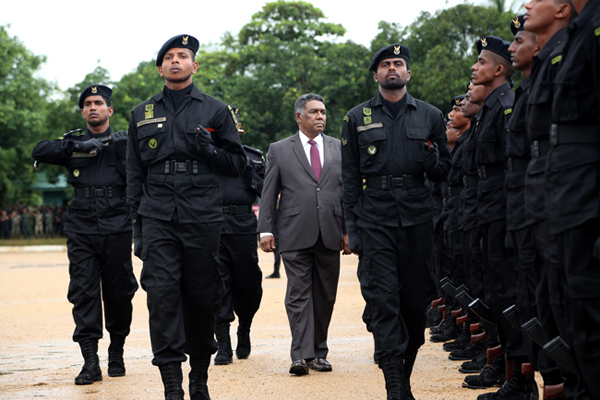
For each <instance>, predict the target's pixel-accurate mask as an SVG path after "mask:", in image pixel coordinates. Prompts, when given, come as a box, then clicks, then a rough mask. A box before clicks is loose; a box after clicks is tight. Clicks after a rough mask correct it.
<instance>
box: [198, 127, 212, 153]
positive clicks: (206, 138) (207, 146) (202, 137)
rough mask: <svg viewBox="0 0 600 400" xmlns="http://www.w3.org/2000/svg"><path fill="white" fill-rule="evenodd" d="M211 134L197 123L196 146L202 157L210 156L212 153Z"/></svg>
mask: <svg viewBox="0 0 600 400" xmlns="http://www.w3.org/2000/svg"><path fill="white" fill-rule="evenodd" d="M211 141H212V135H211V134H210V132H209V131H207V130H206V129H204V127H202V126H200V125H198V126H197V127H196V148H197V149H198V151H199V152H200V154H202V155H203V156H204V157H207V158H208V157H210V156H211V155H212V154H213V151H214V148H213V145H212V144H211V143H210V142H211Z"/></svg>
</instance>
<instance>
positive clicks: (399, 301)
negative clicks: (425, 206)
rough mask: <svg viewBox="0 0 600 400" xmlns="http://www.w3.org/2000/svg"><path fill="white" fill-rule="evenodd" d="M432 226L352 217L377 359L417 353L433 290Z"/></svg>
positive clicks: (422, 338)
mask: <svg viewBox="0 0 600 400" xmlns="http://www.w3.org/2000/svg"><path fill="white" fill-rule="evenodd" d="M432 225H433V224H432V223H431V222H429V223H425V224H420V225H416V226H410V227H406V228H404V227H387V226H382V225H380V224H374V223H370V222H366V221H363V220H360V219H359V220H358V221H357V222H356V227H357V228H358V230H359V233H360V239H361V246H362V249H363V254H362V255H361V261H360V263H359V268H358V272H357V275H358V279H359V281H360V288H361V291H362V295H363V297H364V299H365V300H366V302H367V306H368V307H369V309H370V312H371V314H372V329H373V337H374V339H375V359H376V360H382V359H384V358H399V357H401V356H402V355H403V354H405V353H411V354H416V353H417V351H418V349H419V347H420V346H421V345H422V344H423V343H424V342H425V336H424V331H425V308H426V306H427V304H428V303H429V302H430V301H431V300H432V299H433V297H434V296H435V294H436V287H435V280H434V279H435V277H434V275H433V257H432V250H433V226H432Z"/></svg>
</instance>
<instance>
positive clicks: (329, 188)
mask: <svg viewBox="0 0 600 400" xmlns="http://www.w3.org/2000/svg"><path fill="white" fill-rule="evenodd" d="M322 135H323V147H324V151H325V154H324V161H323V170H322V171H321V177H320V180H319V181H317V179H316V177H315V174H314V172H313V170H312V168H311V167H310V163H309V162H308V159H307V157H306V153H305V152H304V149H303V147H302V142H301V141H300V133H299V132H297V133H296V134H295V135H294V136H291V137H289V138H286V139H283V140H280V141H279V142H276V143H272V144H271V145H270V146H269V153H268V156H267V171H266V176H265V180H264V186H263V191H262V195H261V203H260V212H259V218H258V231H259V232H273V229H274V215H275V208H276V206H277V197H278V195H279V194H280V193H281V197H280V200H279V250H280V251H290V250H301V249H306V248H309V247H311V246H313V245H314V244H315V243H316V241H317V239H318V237H319V233H320V234H321V237H322V239H323V243H324V245H325V246H326V247H327V248H328V249H331V250H336V251H339V250H340V245H341V240H342V236H343V235H344V233H345V231H346V224H345V221H344V215H343V208H342V147H341V141H340V140H339V139H335V138H332V137H329V136H327V135H324V134H322Z"/></svg>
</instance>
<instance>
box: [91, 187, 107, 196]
mask: <svg viewBox="0 0 600 400" xmlns="http://www.w3.org/2000/svg"><path fill="white" fill-rule="evenodd" d="M93 189H94V190H93V193H94V196H93V197H105V193H104V190H105V189H106V187H103V188H93Z"/></svg>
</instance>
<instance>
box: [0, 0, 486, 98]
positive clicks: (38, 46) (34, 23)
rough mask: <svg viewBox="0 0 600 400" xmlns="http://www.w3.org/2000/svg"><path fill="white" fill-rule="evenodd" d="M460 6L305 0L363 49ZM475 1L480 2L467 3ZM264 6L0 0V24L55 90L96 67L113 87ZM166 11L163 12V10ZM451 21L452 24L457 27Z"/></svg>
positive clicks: (436, 1)
mask: <svg viewBox="0 0 600 400" xmlns="http://www.w3.org/2000/svg"><path fill="white" fill-rule="evenodd" d="M462 2H464V1H463V0H400V1H376V2H373V1H368V0H367V1H353V2H349V1H343V0H313V1H310V3H312V4H313V5H315V6H316V7H318V8H320V9H321V10H322V11H323V13H324V14H325V17H326V19H325V21H326V22H332V23H338V24H342V25H343V26H344V27H345V28H346V30H347V33H346V36H345V37H344V38H343V39H342V40H341V41H342V42H344V41H346V40H352V41H354V42H356V43H360V44H363V45H365V46H369V43H370V41H371V39H373V38H374V37H375V35H377V33H378V30H377V24H378V23H379V21H382V20H384V21H389V22H397V23H400V24H401V25H402V26H406V25H408V24H410V23H411V22H413V21H414V20H415V18H416V17H417V16H418V15H419V13H420V12H421V11H429V12H432V13H433V12H435V11H436V10H438V9H442V8H448V7H452V6H454V5H456V4H460V3H462ZM471 2H474V3H482V2H485V0H472V1H471ZM266 3H267V1H265V0H243V1H242V0H229V1H223V0H221V1H217V0H210V1H207V0H199V1H190V2H181V1H176V2H170V1H161V2H157V1H153V0H149V1H130V0H119V1H115V0H104V1H94V2H91V1H81V0H79V1H75V0H58V1H47V0H44V1H41V0H23V1H18V0H17V1H5V2H3V4H2V6H1V7H0V25H4V26H6V25H7V24H10V27H9V28H8V33H9V35H10V36H11V37H14V36H16V37H18V39H19V40H20V41H21V42H23V43H24V44H25V46H26V47H27V48H28V49H29V50H31V51H32V52H33V53H34V54H36V55H45V56H47V61H46V64H45V65H44V67H43V68H42V69H43V71H42V76H43V77H44V78H46V79H48V80H50V81H56V82H58V84H59V87H60V88H61V89H63V90H65V89H68V88H70V87H72V86H73V85H75V84H76V83H79V82H81V81H82V80H83V79H84V78H85V75H87V74H88V73H90V72H92V71H93V70H94V69H95V68H96V67H97V66H98V65H100V66H102V67H104V68H106V69H107V70H108V71H109V72H110V74H111V78H112V80H114V81H118V80H120V78H121V77H122V76H123V75H124V74H126V73H129V72H131V71H133V70H134V69H135V68H136V67H137V65H138V64H139V63H140V62H141V61H148V60H151V59H153V58H154V57H156V53H157V52H158V50H159V49H160V47H161V46H162V44H163V43H164V42H165V41H166V40H167V39H169V38H170V37H172V36H175V35H178V34H182V33H187V34H190V35H192V36H195V37H196V38H198V40H199V41H200V43H202V44H210V43H219V41H220V38H221V37H222V36H223V34H224V32H226V31H230V32H231V33H233V34H237V33H238V32H239V30H240V28H241V27H242V26H244V25H245V24H246V23H248V22H250V19H251V17H252V15H253V14H255V13H256V12H258V11H260V10H261V9H262V7H263V5H264V4H266ZM167 7H170V8H167ZM457 22H458V21H457Z"/></svg>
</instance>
